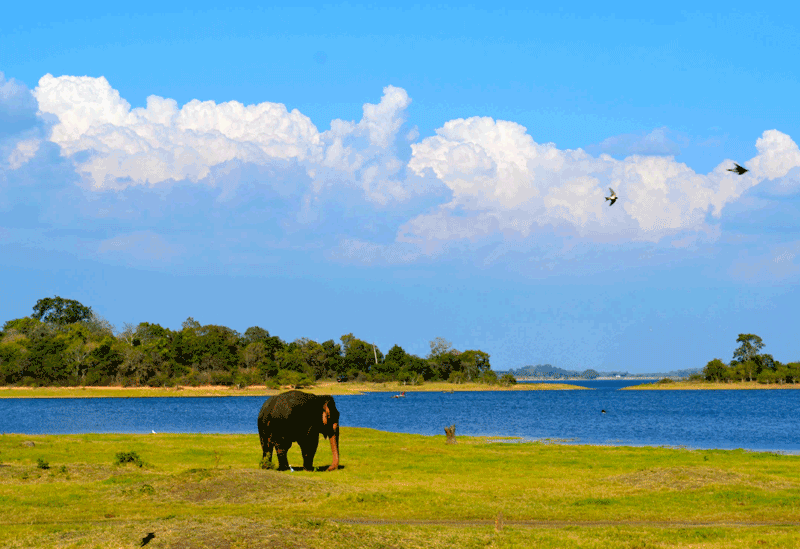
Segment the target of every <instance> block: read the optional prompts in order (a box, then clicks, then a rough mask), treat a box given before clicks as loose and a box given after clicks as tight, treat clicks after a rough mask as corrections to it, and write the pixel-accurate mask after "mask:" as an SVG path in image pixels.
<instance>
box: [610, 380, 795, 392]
mask: <svg viewBox="0 0 800 549" xmlns="http://www.w3.org/2000/svg"><path fill="white" fill-rule="evenodd" d="M776 389H789V390H791V389H800V383H784V384H778V383H759V382H757V381H737V382H734V383H717V382H711V381H701V382H697V381H675V382H673V383H642V384H640V385H631V386H630V387H621V388H620V390H622V391H747V390H751V391H758V390H776Z"/></svg>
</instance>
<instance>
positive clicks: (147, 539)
mask: <svg viewBox="0 0 800 549" xmlns="http://www.w3.org/2000/svg"><path fill="white" fill-rule="evenodd" d="M154 537H156V535H155V534H154V533H153V532H150V533H149V534H147V535H146V536H145V537H143V538H142V544H141V545H140V546H139V547H144V546H145V545H147V544H148V543H150V540H152V539H153V538H154Z"/></svg>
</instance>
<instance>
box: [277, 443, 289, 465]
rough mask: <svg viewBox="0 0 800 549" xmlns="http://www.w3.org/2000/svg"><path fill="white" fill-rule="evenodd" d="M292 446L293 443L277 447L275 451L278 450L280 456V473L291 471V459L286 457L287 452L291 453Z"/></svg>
mask: <svg viewBox="0 0 800 549" xmlns="http://www.w3.org/2000/svg"><path fill="white" fill-rule="evenodd" d="M291 446H292V444H291V442H290V443H289V444H288V445H278V444H276V445H275V450H277V454H278V471H288V470H289V469H290V467H289V458H287V457H286V452H288V451H289V448H291Z"/></svg>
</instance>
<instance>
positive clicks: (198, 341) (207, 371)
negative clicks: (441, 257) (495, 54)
mask: <svg viewBox="0 0 800 549" xmlns="http://www.w3.org/2000/svg"><path fill="white" fill-rule="evenodd" d="M430 348H431V352H430V354H429V355H428V356H427V357H425V358H421V357H418V356H416V355H413V354H409V353H407V352H406V351H405V350H403V348H402V347H400V346H399V345H394V346H393V347H392V348H391V349H389V351H388V352H387V353H386V354H385V355H384V353H383V352H381V350H380V349H379V348H378V347H377V346H375V345H373V344H372V343H369V342H367V341H364V340H361V339H358V338H356V337H355V336H354V335H353V334H352V333H350V334H345V335H343V336H341V337H340V338H339V341H338V342H337V341H334V340H333V339H330V340H328V341H324V342H322V343H318V342H316V341H313V340H311V339H307V338H301V339H297V340H295V341H292V342H290V343H287V342H285V341H283V340H282V339H281V338H279V337H277V336H273V335H270V333H269V332H268V331H267V330H265V329H264V328H261V327H259V326H253V327H250V328H247V330H245V332H244V333H243V334H241V333H239V332H237V331H236V330H232V329H231V328H228V327H226V326H219V325H215V324H207V325H202V324H200V323H199V322H197V321H196V320H194V319H193V318H191V317H190V318H188V319H186V321H185V322H184V323H183V325H182V327H181V329H180V330H177V331H175V330H170V329H169V328H164V327H162V326H160V325H158V324H151V323H149V322H141V323H139V324H138V325H136V326H134V325H132V324H125V325H124V326H123V329H122V330H121V331H116V330H115V328H114V326H112V325H111V324H110V323H109V322H108V321H106V320H105V319H103V318H102V317H100V316H99V315H97V314H96V313H95V312H94V311H92V309H91V307H87V306H85V305H83V304H81V303H79V302H78V301H75V300H70V299H64V298H61V297H58V296H55V297H52V298H49V297H48V298H44V299H40V300H38V301H37V302H36V305H34V306H33V314H32V315H30V316H27V317H24V318H17V319H14V320H9V321H7V322H5V324H4V325H3V328H2V331H0V385H27V386H40V385H61V386H78V385H99V386H109V385H122V386H151V387H161V386H165V387H171V386H175V385H187V386H198V385H235V386H239V387H244V386H248V385H264V384H266V385H268V386H272V387H278V386H285V385H291V386H294V387H302V386H304V385H308V384H310V383H313V382H314V381H316V380H322V379H337V380H339V381H346V380H354V381H373V382H387V381H398V382H401V383H410V384H420V383H423V382H425V381H439V380H441V381H450V382H452V383H463V382H467V381H475V382H481V383H498V382H501V383H504V384H507V383H512V382H515V380H514V379H513V376H504V377H503V378H500V379H498V377H497V374H496V373H495V372H494V371H493V370H492V369H491V365H490V363H489V354H488V353H485V352H484V351H480V350H466V351H463V352H461V351H458V350H456V349H453V348H452V345H451V344H450V342H448V341H446V340H445V339H443V338H440V337H438V338H436V339H434V340H433V341H431V342H430Z"/></svg>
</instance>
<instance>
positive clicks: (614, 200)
mask: <svg viewBox="0 0 800 549" xmlns="http://www.w3.org/2000/svg"><path fill="white" fill-rule="evenodd" d="M608 190H609V191H611V196H607V197H606V200H610V201H611V203H610V204H609V206H613V205H614V202H616V201H617V198H618V197H617V193H615V192H614V189H612V188H611V187H609V188H608Z"/></svg>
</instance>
